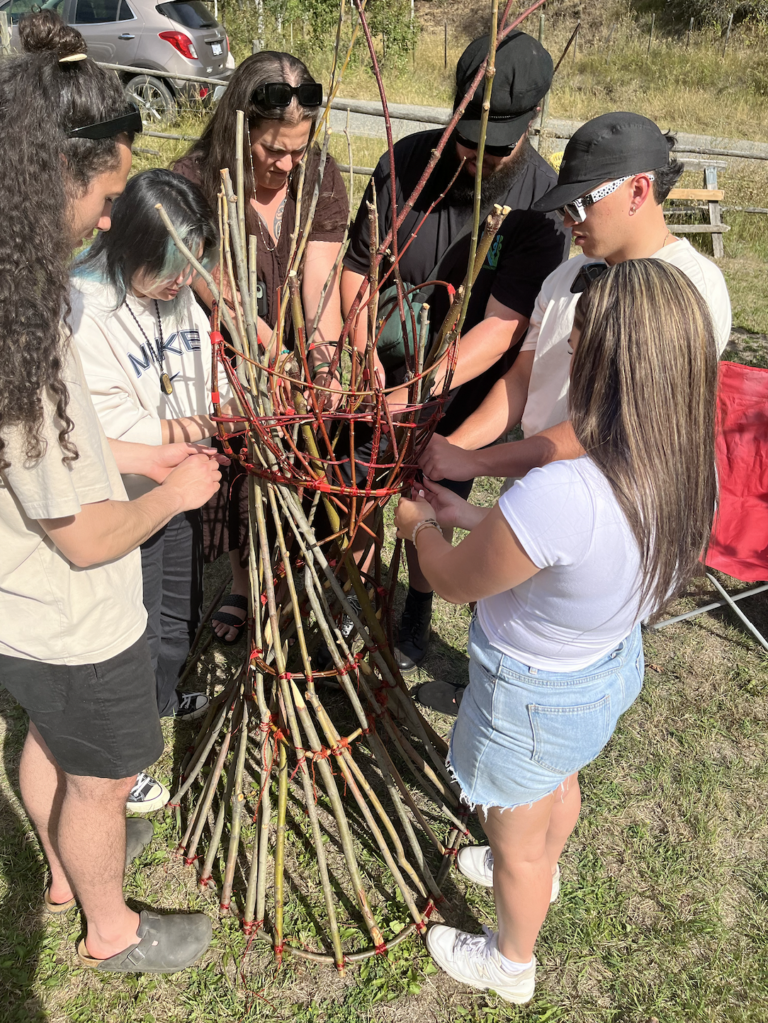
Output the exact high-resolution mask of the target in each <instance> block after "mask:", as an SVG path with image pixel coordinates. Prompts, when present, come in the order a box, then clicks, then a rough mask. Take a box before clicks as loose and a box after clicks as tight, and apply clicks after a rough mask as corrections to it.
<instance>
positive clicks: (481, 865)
mask: <svg viewBox="0 0 768 1023" xmlns="http://www.w3.org/2000/svg"><path fill="white" fill-rule="evenodd" d="M456 863H457V865H458V868H459V870H460V871H461V873H462V874H463V875H464V877H468V878H469V879H470V881H474V882H475V884H482V885H485V887H486V888H493V853H492V852H491V847H490V846H488V845H465V846H464V848H463V849H460V850H459V855H458V856H457V857H456ZM559 894H560V864H559V863H558V865H557V869H556V870H555V872H554V874H553V875H552V894H551V895H550V897H549V901H550V902H555V901H556V900H557V897H558V895H559Z"/></svg>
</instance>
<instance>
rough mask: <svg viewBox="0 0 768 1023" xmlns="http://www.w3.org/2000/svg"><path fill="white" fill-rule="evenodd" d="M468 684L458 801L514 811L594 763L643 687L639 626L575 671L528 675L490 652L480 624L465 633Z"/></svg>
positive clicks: (452, 755)
mask: <svg viewBox="0 0 768 1023" xmlns="http://www.w3.org/2000/svg"><path fill="white" fill-rule="evenodd" d="M468 652H469V685H468V687H467V689H466V691H465V693H464V697H463V699H462V701H461V705H460V707H459V714H458V717H457V719H456V724H455V726H454V729H453V734H452V736H451V747H450V751H449V753H448V765H449V767H450V768H451V770H452V771H453V774H454V776H455V778H456V780H457V782H458V783H459V785H460V786H461V792H462V799H463V800H464V802H465V803H468V804H469V805H470V806H471V807H472V808H473V809H474V807H475V806H481V807H483V809H484V810H485V811H486V812H487V810H488V809H490V807H494V806H495V807H500V808H502V809H514V808H515V807H517V806H523V805H526V804H531V803H535V802H536V801H537V800H539V799H543V798H544V797H545V796H548V795H550V794H551V793H552V792H555V791H556V790H557V789H558V788H559V787H560V786H561V785H562V784H563V782H564V781H565V780H566V778H568V776H569V775H571V774H573V773H574V772H576V771H578V770H580V768H582V767H584V766H585V765H586V764H588V763H589V762H590V761H591V760H594V759H595V757H596V756H597V755H598V753H599V752H600V751H601V750H602V748H603V747H604V746H605V745H606V743H607V742H608V740H609V739H610V737H611V736H612V735H613V731H614V729H615V728H616V723H617V722H618V720H619V718H620V717H621V715H622V714H623V713H624V711H625V710H628V709H629V707H631V706H632V704H633V702H634V701H635V699H636V698H637V696H638V694H639V693H640V689H641V688H642V684H643V672H644V662H643V645H642V640H641V637H640V626H639V625H637V626H636V627H635V628H634V629H633V631H632V632H631V633H630V634H629V636H627V638H626V639H625V640H623V641H622V642H621V643H619V645H618V646H617V647H616V649H615V650H613V651H611V653H609V654H606V655H605V656H604V657H601V658H600V660H599V661H596V662H595V663H594V664H590V665H589V666H588V667H586V668H582V669H581V670H580V671H569V672H553V671H546V670H544V669H541V668H531V667H529V666H528V665H527V664H523V663H522V662H521V661H517V660H515V658H513V657H509V656H508V655H507V654H503V653H502V652H501V651H500V650H497V649H496V648H495V647H493V646H491V644H490V643H489V642H488V639H487V637H486V635H485V633H484V632H483V630H482V628H481V626H480V623H479V621H478V620H477V617H476V616H475V617H473V619H472V624H471V625H470V629H469V651H468Z"/></svg>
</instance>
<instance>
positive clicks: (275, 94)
mask: <svg viewBox="0 0 768 1023" xmlns="http://www.w3.org/2000/svg"><path fill="white" fill-rule="evenodd" d="M266 93H267V97H266V98H267V103H269V105H270V106H273V107H287V106H288V104H289V103H290V102H291V99H292V98H293V89H292V88H291V87H290V85H287V84H286V83H285V82H272V84H271V85H268V86H267V89H266Z"/></svg>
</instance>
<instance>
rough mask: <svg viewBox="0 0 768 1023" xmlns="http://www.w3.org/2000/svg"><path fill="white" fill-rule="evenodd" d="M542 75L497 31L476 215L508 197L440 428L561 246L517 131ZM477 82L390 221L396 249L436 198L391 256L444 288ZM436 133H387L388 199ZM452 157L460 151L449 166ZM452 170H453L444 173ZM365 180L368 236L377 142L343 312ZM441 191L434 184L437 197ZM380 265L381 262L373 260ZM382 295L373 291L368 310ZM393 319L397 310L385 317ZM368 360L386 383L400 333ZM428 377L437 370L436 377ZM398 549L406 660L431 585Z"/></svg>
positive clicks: (382, 203)
mask: <svg viewBox="0 0 768 1023" xmlns="http://www.w3.org/2000/svg"><path fill="white" fill-rule="evenodd" d="M488 44H489V38H488V36H484V37H483V38H481V39H477V40H475V41H474V42H473V43H471V44H470V45H469V46H468V47H467V49H466V50H465V51H464V53H463V54H462V56H461V59H460V60H459V63H458V66H457V69H456V105H458V103H459V102H460V100H461V99H462V98H463V96H464V94H465V93H466V90H467V89H468V88H469V86H470V84H471V82H472V79H473V78H474V76H475V74H476V72H477V69H478V68H479V66H480V64H481V63H482V61H483V60H484V59H485V57H486V56H487V53H488ZM551 81H552V59H551V57H550V56H549V54H548V53H547V51H546V50H545V49H543V47H542V46H540V45H539V43H537V42H536V40H535V39H533V38H531V36H528V35H526V34H525V33H523V32H514V33H512V34H510V36H509V37H508V38H507V39H505V40H504V41H503V43H502V44H501V46H500V47H499V49H498V51H497V54H496V76H495V78H494V82H493V91H492V94H491V109H490V116H489V120H488V129H487V133H486V146H485V156H484V159H483V166H482V178H483V184H482V198H481V208H482V210H483V213H484V215H485V214H487V213H488V212H489V211H490V210H491V209H492V207H493V204H494V203H495V204H498V205H500V206H508V207H510V209H511V212H510V213H509V214H508V215H507V216H506V217H505V219H504V221H503V222H502V225H501V227H500V229H499V232H498V234H497V236H496V238H495V240H494V242H493V244H492V246H491V249H490V251H489V254H488V257H487V258H486V260H485V262H484V264H483V267H482V269H481V271H480V274H479V276H478V278H477V281H476V283H475V285H474V287H473V290H472V296H471V299H470V303H469V308H468V312H467V317H466V320H465V323H464V329H463V333H462V337H461V341H460V345H459V353H458V362H457V365H456V368H455V371H454V376H453V383H454V390H453V392H452V398H451V401H450V404H449V405H448V406H447V409H446V416H445V418H444V419H443V420H442V421H441V423H440V426H439V427H438V429H439V430H440V431H441V432H444V433H450V432H452V431H453V430H455V429H456V428H457V427H459V425H460V424H461V423H462V422H463V421H464V420H465V419H466V417H467V416H469V415H470V414H471V413H472V412H473V411H474V410H475V409H476V408H477V407H478V406H479V405H480V403H481V402H482V401H483V399H484V398H485V396H486V395H487V394H488V392H489V390H490V388H491V387H492V386H493V385H494V383H495V382H496V381H497V380H498V379H499V377H501V376H502V375H503V373H504V372H505V370H506V369H507V368H508V367H509V366H510V365H511V364H512V362H513V361H514V357H515V355H516V354H517V347H516V346H517V344H518V342H519V341H520V339H521V338H522V336H523V335H524V333H525V331H526V329H527V327H528V321H529V317H530V315H531V312H532V310H533V306H534V302H535V299H536V295H537V294H538V292H539V289H540V288H541V285H542V282H543V281H544V279H545V278H546V277H547V276H548V275H549V274H550V273H551V272H552V270H554V268H555V267H556V266H558V264H559V263H561V262H562V260H563V259H564V258H565V256H566V255H567V248H568V235H567V232H566V231H565V229H564V228H563V225H562V221H561V220H560V218H559V217H558V216H557V214H555V213H550V212H538V211H534V210H533V209H532V206H533V204H534V203H535V201H536V200H537V199H539V198H541V197H542V196H544V195H545V194H546V192H548V191H549V190H550V189H551V188H552V186H553V184H554V183H555V175H554V172H553V171H552V169H551V168H550V167H549V165H548V164H547V163H546V162H545V161H544V160H543V159H542V158H541V157H540V156H539V155H538V154H537V153H536V152H535V151H534V150H533V149H532V147H531V146H530V145H529V143H528V137H527V136H528V127H529V125H530V123H531V121H532V120H533V119H534V117H535V116H536V111H537V106H538V104H539V102H540V101H541V99H542V98H543V96H544V95H545V94H546V92H547V90H548V89H549V86H550V84H551ZM482 94H483V84H482V83H481V85H480V87H479V88H478V90H477V92H476V93H475V95H474V97H473V99H472V101H471V102H470V104H469V106H468V107H467V109H466V111H465V113H464V115H463V117H462V118H461V120H460V121H459V123H458V126H457V129H456V132H455V134H454V136H453V137H452V138H451V139H450V140H449V142H448V144H447V146H446V148H445V150H444V152H443V155H442V157H441V158H440V160H439V162H438V164H437V166H436V167H435V170H434V172H433V174H432V176H431V178H430V180H429V182H428V184H427V185H426V187H425V188H424V190H423V191H422V193H421V195H420V196H419V198H418V200H417V201H416V203H415V205H414V208H413V209H412V210H411V211H410V212H409V214H408V216H407V217H406V218H405V220H404V222H403V224H402V226H401V227H400V230H399V231H398V247H399V249H402V248H403V247H404V246H405V244H406V242H408V240H409V239H410V238H411V234H412V232H413V231H414V230H415V229H416V228H417V227H418V225H419V224H420V222H421V221H422V218H423V217H424V215H425V214H426V213H427V211H428V210H429V208H430V206H431V205H432V204H433V203H435V202H436V200H439V201H437V202H436V206H435V209H434V210H433V211H432V212H431V213H429V215H428V216H427V217H426V220H425V221H424V223H423V224H422V225H421V227H420V228H419V231H418V234H417V235H416V237H415V239H414V240H413V241H412V243H411V244H410V245H409V247H408V249H407V251H406V252H405V254H404V255H403V258H402V260H401V261H400V263H399V268H400V274H401V276H402V279H403V282H404V284H405V287H406V288H408V287H416V286H420V285H422V284H424V283H425V282H427V281H430V280H440V281H445V282H447V283H448V284H449V285H451V286H452V287H453V288H456V287H458V285H459V284H460V283H461V281H462V280H463V278H464V275H465V273H466V270H467V263H468V257H469V247H470V228H471V222H472V205H473V196H474V187H475V175H476V173H477V144H478V141H479V138H480V117H481V104H482ZM441 134H442V132H441V131H440V130H436V131H427V132H420V133H418V134H415V135H410V136H407V137H406V138H404V139H401V140H400V141H399V142H397V143H396V144H395V176H396V182H395V186H396V197H397V209H398V211H399V210H400V209H402V207H403V204H404V203H405V201H406V200H407V199H408V198H409V196H410V195H411V193H412V192H413V190H414V188H415V186H416V184H417V182H418V181H419V178H420V177H421V175H422V172H423V171H424V169H425V167H426V165H427V163H428V161H429V159H430V156H431V154H432V151H433V149H434V148H435V147H436V145H437V142H438V140H439V138H440V136H441ZM462 160H463V161H465V163H464V166H463V168H461V169H460V167H461V161H462ZM457 171H458V176H457V177H456V180H455V182H454V183H453V184H452V185H451V181H452V179H453V178H454V176H455V175H456V174H457ZM374 188H375V195H376V207H377V210H378V223H379V228H378V229H379V237H380V238H384V236H385V235H386V234H387V232H388V231H389V229H390V227H391V225H392V216H391V185H390V164H389V156H388V154H385V155H384V156H383V157H382V158H381V160H380V161H379V164H378V166H377V168H376V170H375V172H374V175H373V179H372V182H371V184H370V185H369V186H368V189H367V190H366V193H365V195H364V196H363V201H362V203H361V204H360V209H359V210H358V214H357V218H356V220H355V223H354V225H353V227H352V231H351V233H350V244H349V250H348V252H347V254H346V256H345V258H344V271H343V274H342V280H341V295H342V305H343V308H344V312H345V314H346V312H347V311H348V310H349V308H350V307H351V305H352V302H353V301H354V298H355V296H356V295H357V293H358V290H359V288H360V285H361V284H362V283H363V281H364V278H365V275H366V274H367V273H368V269H369V260H370V253H369V237H370V233H369V221H368V207H367V203H370V202H371V201H372V197H373V189H374ZM444 192H445V193H446V194H445V196H444V197H443V198H442V199H440V198H439V197H440V196H441V195H442V193H444ZM386 269H388V265H387V264H386V263H385V264H383V265H382V271H385V270H386ZM425 297H426V300H427V301H428V302H429V304H430V330H431V332H432V336H434V334H435V333H436V332H437V331H438V330H439V329H440V326H441V324H442V322H443V319H444V317H445V314H446V312H447V311H448V307H449V296H448V291H447V289H446V288H445V287H434V288H432V289H430V292H429V294H428V295H426V296H425ZM383 298H384V296H383V295H382V296H380V307H379V312H380V315H381V305H382V300H383ZM366 318H367V310H364V311H363V313H362V314H361V315H360V316H359V318H358V321H357V328H356V333H355V340H356V344H357V345H358V348H359V349H360V350H362V349H364V346H365V336H366ZM396 319H397V314H395V316H393V317H392V318H391V320H390V324H393V323H394V321H396ZM393 353H394V354H393ZM379 355H381V356H382V357H383V360H384V361H382V359H381V358H379ZM376 361H377V371H378V372H379V374H380V378H381V379H382V380H386V383H387V385H388V386H393V385H395V384H397V383H400V382H402V381H403V376H404V358H403V356H402V340H400V343H399V347H398V346H396V347H395V349H393V350H391V351H390V352H389V353H388V354H387V352H386V351H385V345H384V344H382V341H380V342H379V345H378V350H377V356H376ZM440 386H441V380H440V379H439V378H438V380H437V382H436V389H437V390H439V389H440ZM357 455H358V458H359V459H360V463H361V464H364V463H365V461H366V455H365V451H364V450H363V449H361V448H358V449H357ZM368 460H370V458H368ZM365 471H367V467H366V470H365ZM359 473H360V468H359V467H358V474H359ZM471 486H472V484H471V482H469V483H465V484H457V485H456V489H458V491H459V492H460V493H462V494H463V495H464V496H468V495H469V491H470V490H471ZM406 549H407V551H408V562H409V568H410V581H411V585H410V587H409V592H408V598H407V600H406V606H405V612H404V615H403V620H402V622H401V627H400V635H399V643H398V650H396V652H395V656H396V658H397V661H398V664H399V666H400V668H401V670H403V671H404V672H409V671H413V670H414V669H415V668H416V666H417V665H418V664H419V663H420V662H421V661H422V660H423V659H424V657H425V655H426V651H427V643H428V640H429V631H430V619H431V609H432V593H431V590H430V587H429V584H428V583H427V581H426V579H425V578H424V577H423V575H422V574H421V572H420V570H419V568H418V561H417V559H416V558H415V556H414V554H413V550H412V549H411V545H410V544H406Z"/></svg>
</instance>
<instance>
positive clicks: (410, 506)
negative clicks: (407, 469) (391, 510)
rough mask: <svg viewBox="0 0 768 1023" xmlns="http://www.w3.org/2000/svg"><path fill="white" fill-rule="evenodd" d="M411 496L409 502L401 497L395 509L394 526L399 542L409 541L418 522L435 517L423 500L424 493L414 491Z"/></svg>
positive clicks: (427, 503) (429, 505) (426, 502)
mask: <svg viewBox="0 0 768 1023" xmlns="http://www.w3.org/2000/svg"><path fill="white" fill-rule="evenodd" d="M413 494H414V497H413V498H412V499H411V500H408V498H407V497H401V498H400V501H399V502H398V505H397V508H395V525H396V526H397V535H398V538H399V539H400V540H410V539H411V537H412V536H413V530H414V527H415V526H417V525H418V524H419V522H423V521H424V519H433V518H434V517H435V515H434V512H433V510H432V505H431V504H430V503H429V502H428V501H426V500H425V498H424V491H423V490H416V489H414V491H413Z"/></svg>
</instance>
